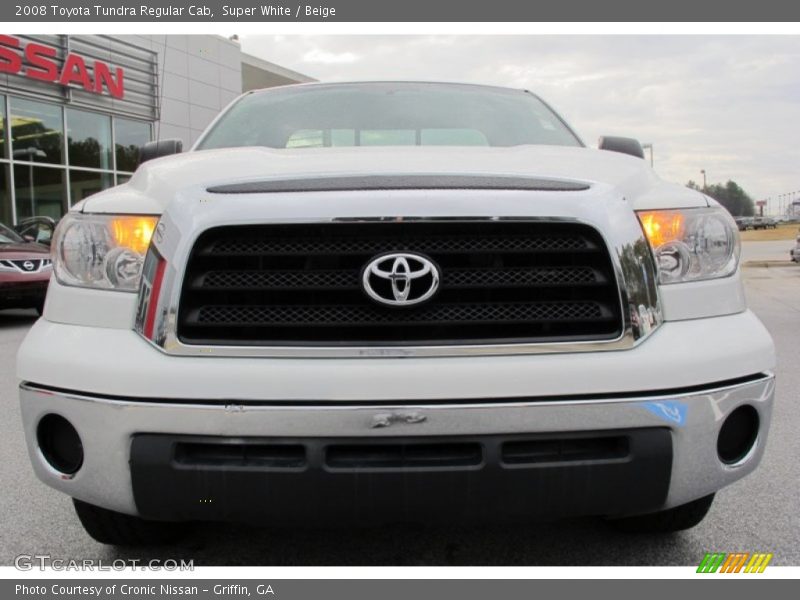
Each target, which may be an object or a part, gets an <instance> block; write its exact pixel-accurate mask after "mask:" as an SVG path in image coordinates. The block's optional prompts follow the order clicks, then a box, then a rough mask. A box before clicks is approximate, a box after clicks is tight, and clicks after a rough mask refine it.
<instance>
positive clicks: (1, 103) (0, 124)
mask: <svg viewBox="0 0 800 600" xmlns="http://www.w3.org/2000/svg"><path fill="white" fill-rule="evenodd" d="M7 138H8V122H7V120H6V97H5V96H3V95H2V94H0V223H11V222H12V218H11V217H12V214H11V190H10V189H9V185H10V183H9V176H8V163H7V162H6V159H7V158H8V155H7V154H6V150H7V149H8V142H7V141H6V139H7Z"/></svg>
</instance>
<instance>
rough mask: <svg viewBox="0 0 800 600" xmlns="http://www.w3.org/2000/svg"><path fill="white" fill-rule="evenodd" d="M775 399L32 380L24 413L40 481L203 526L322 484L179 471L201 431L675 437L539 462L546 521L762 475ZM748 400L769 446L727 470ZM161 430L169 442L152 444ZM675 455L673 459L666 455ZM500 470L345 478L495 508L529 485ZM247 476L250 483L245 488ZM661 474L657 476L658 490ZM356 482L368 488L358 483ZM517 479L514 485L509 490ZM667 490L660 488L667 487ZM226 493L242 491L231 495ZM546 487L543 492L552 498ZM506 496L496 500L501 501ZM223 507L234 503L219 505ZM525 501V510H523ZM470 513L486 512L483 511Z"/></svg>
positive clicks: (375, 436)
mask: <svg viewBox="0 0 800 600" xmlns="http://www.w3.org/2000/svg"><path fill="white" fill-rule="evenodd" d="M773 395H774V380H773V377H772V376H771V375H770V374H762V375H760V376H755V377H751V378H748V379H747V380H746V381H738V382H728V383H727V384H721V385H717V386H714V385H711V386H706V387H704V388H702V389H692V390H688V389H687V390H684V391H682V392H681V391H677V392H662V393H649V394H647V393H640V394H618V395H603V394H596V395H594V396H592V395H588V396H585V397H577V396H571V397H559V396H552V397H549V398H548V397H541V396H538V397H536V398H532V399H528V400H526V399H513V400H508V399H498V400H491V399H483V400H480V401H465V400H461V401H449V402H448V401H438V402H426V401H413V402H404V403H402V404H400V403H396V404H395V403H388V404H379V403H355V402H350V403H336V404H334V403H323V402H316V403H308V402H306V403H300V404H298V403H288V404H287V403H283V404H281V403H277V402H259V403H242V402H217V403H213V402H205V403H202V402H197V401H182V402H181V401H174V400H173V401H170V400H162V399H161V398H151V399H148V400H143V399H138V400H136V399H130V398H127V399H126V398H109V397H101V396H96V395H89V394H80V393H71V392H65V391H56V390H53V389H48V388H43V387H37V386H33V385H30V384H23V385H22V387H21V406H22V416H23V422H24V428H25V434H26V439H27V443H28V449H29V453H30V456H31V459H32V461H33V466H34V469H35V471H36V474H37V475H38V476H39V478H40V479H41V480H42V481H44V482H45V483H47V484H48V485H50V486H52V487H54V488H56V489H59V490H61V491H63V492H65V493H67V494H69V495H71V496H74V497H76V498H79V499H81V500H84V501H86V502H90V503H92V504H96V505H99V506H103V507H106V508H109V509H112V510H116V511H120V512H124V513H129V514H142V515H145V516H148V517H150V518H172V519H175V518H187V519H189V518H191V519H196V518H204V517H203V515H204V514H207V516H208V518H209V519H219V518H222V519H234V518H237V515H236V514H235V512H236V510H235V509H236V508H237V506H238V507H239V508H241V507H245V508H247V509H248V510H247V511H246V512H247V513H248V514H246V515H244V518H248V519H249V518H252V517H253V516H254V515H257V514H259V513H260V512H264V513H268V514H267V516H269V514H272V515H273V516H277V518H280V515H279V514H278V515H275V513H274V511H271V510H270V509H271V508H275V507H278V508H280V506H281V503H271V502H268V501H265V499H266V500H269V499H270V498H273V497H274V496H276V495H277V494H275V493H274V490H272V487H271V484H270V482H274V483H275V485H278V484H280V485H281V486H285V487H282V488H281V489H282V491H283V492H285V493H289V496H288V497H294V498H297V499H298V502H297V504H298V505H299V506H306V505H307V504H308V503H307V502H306V501H305V500H303V499H307V498H308V497H309V495H311V494H315V493H316V494H319V492H320V488H319V487H317V486H315V485H310V482H312V481H313V479H312V478H310V477H307V476H306V475H309V473H308V471H307V470H306V471H304V470H302V469H301V470H300V471H299V472H295V473H289V474H288V475H289V479H288V480H287V478H286V477H287V473H286V472H284V473H279V474H278V475H280V478H278V477H276V473H275V471H274V469H270V468H268V467H267V468H262V467H258V466H257V465H256V466H253V465H244V466H240V467H241V468H238V469H237V468H227V467H219V465H218V466H217V467H214V466H213V465H200V466H198V465H197V464H190V465H189V466H186V465H183V467H181V466H180V465H177V466H176V463H179V462H180V461H179V460H176V456H175V455H174V452H173V451H174V448H175V446H176V444H177V442H179V441H180V440H184V441H186V440H187V439H188V440H189V441H192V440H195V439H198V438H195V436H211V441H221V442H224V443H227V444H238V443H245V442H246V443H252V442H263V443H266V442H268V443H294V444H295V445H296V444H298V443H300V444H310V445H312V446H315V447H320V446H325V445H326V444H329V443H332V442H331V440H332V439H333V440H334V442H335V441H336V440H339V441H341V442H344V441H346V440H351V441H352V440H355V442H356V443H357V444H363V443H366V442H368V441H374V442H375V443H389V442H400V443H404V442H408V441H409V440H419V439H421V438H424V439H428V440H431V441H442V440H444V441H445V442H454V441H456V442H457V441H465V440H466V441H468V442H475V443H477V444H479V445H482V447H483V448H491V447H497V446H492V444H491V443H489V441H490V440H491V439H496V438H497V436H501V437H502V440H506V439H517V438H520V439H524V440H531V439H532V440H542V439H547V438H548V437H552V436H553V435H554V434H557V435H559V436H561V437H564V434H568V435H567V437H570V438H575V437H581V436H582V435H583V436H586V435H589V434H591V436H595V437H597V436H600V437H602V436H605V435H622V436H626V435H630V436H631V437H632V438H633V437H636V436H639V435H642V432H648V431H650V432H652V431H660V432H662V433H664V434H667V439H668V442H669V443H667V444H666V446H665V445H664V444H663V443H661V442H658V443H655V442H652V439H651V438H645V440H644V441H643V442H642V441H640V442H638V443H637V444H638V445H636V448H638V450H637V451H636V452H634V453H633V454H631V456H630V457H627V458H626V457H622V458H621V459H620V457H617V458H612V459H611V462H610V463H609V460H605V462H603V461H602V460H601V461H600V462H598V463H596V464H591V461H586V460H584V461H582V462H581V461H579V462H578V463H572V464H558V465H556V464H554V463H553V461H552V460H551V461H549V462H544V463H538V464H535V465H532V466H531V465H528V467H527V468H528V469H529V474H530V477H531V479H530V480H527V481H529V482H530V481H533V482H536V481H544V483H543V484H542V487H537V485H533V486H528V487H527V488H525V487H522V488H520V489H521V490H522V491H523V495H522V496H521V497H522V498H523V499H528V500H530V499H531V498H533V499H534V500H535V499H536V497H537V493H538V494H539V496H540V500H541V499H542V498H545V497H546V498H545V500H546V501H542V502H539V503H537V502H534V501H531V502H530V503H527V502H526V503H525V504H524V510H528V509H529V510H530V512H532V513H536V512H539V510H538V509H539V508H540V507H542V506H543V507H547V506H552V505H558V504H561V505H562V508H563V510H560V511H556V512H558V513H559V514H564V513H565V512H566V513H567V514H617V513H618V512H620V513H631V512H641V511H646V510H655V509H658V508H667V507H671V506H676V505H679V504H683V503H686V502H689V501H691V500H694V499H697V498H700V497H702V496H705V495H707V494H710V493H712V492H715V491H717V490H719V489H720V488H722V487H724V486H726V485H728V484H730V483H732V482H734V481H736V480H737V479H739V478H741V477H743V476H744V475H746V474H747V473H749V472H751V471H752V470H753V469H754V468H755V467H756V466H757V465H758V463H759V461H760V460H761V456H762V454H763V452H764V446H765V443H766V436H767V431H768V428H769V423H770V417H771V412H772V402H773ZM744 404H748V405H751V406H753V407H754V408H755V409H756V410H757V412H758V415H759V421H760V428H759V434H758V438H757V440H756V443H755V445H754V446H753V448H752V450H751V451H750V452H748V453H747V455H746V456H745V457H744V458H743V459H742V460H740V461H739V462H738V463H737V464H734V465H726V464H723V463H722V462H721V461H720V460H719V459H718V456H717V436H718V433H719V428H720V426H721V425H722V423H723V421H724V420H725V418H726V417H727V416H728V415H729V414H730V413H731V412H732V411H733V410H734V409H735V408H737V407H739V406H741V405H744ZM49 413H57V414H59V415H61V416H63V417H65V418H66V419H67V420H69V421H70V422H71V423H72V424H73V425H74V427H75V428H76V429H77V431H78V433H79V435H80V436H81V439H82V441H83V448H84V453H85V456H84V462H83V466H82V467H81V469H80V470H79V471H78V472H77V473H76V474H74V475H71V476H67V475H64V474H61V473H59V472H57V471H55V470H54V469H53V468H52V467H51V466H50V465H49V464H48V463H47V461H46V460H45V459H44V457H43V455H42V453H41V451H40V449H39V448H38V445H37V436H36V428H37V425H38V423H39V421H40V419H41V418H42V417H43V416H44V415H46V414H49ZM153 434H159V436H158V437H153ZM148 436H149V437H148ZM186 436H190V437H189V438H187V437H186ZM648 439H651V441H650V442H648V441H647V440H648ZM653 439H654V438H653ZM137 440H138V441H137ZM158 440H161V442H163V441H164V440H166V444H163V443H162V444H161V449H160V450H159V451H155V450H154V451H153V453H151V452H149V451H148V449H149V448H156V447H157V446H158V443H157V442H158ZM502 440H501V441H502ZM201 441H208V440H201ZM143 443H144V445H142V444H143ZM159 443H160V442H159ZM667 447H669V450H666V449H665V448H667ZM648 448H650V449H651V450H652V454H655V455H657V456H655V457H653V456H651V457H650V459H649V460H651V462H647V460H646V461H645V462H644V463H642V462H641V461H639V460H638V459H640V458H641V457H642V456H645V457H647V449H648ZM656 449H657V450H656ZM487 452H488V450H487ZM606 459H608V457H606ZM614 460H616V462H614ZM148 461H149V462H148ZM626 461H628V462H632V463H634V465H633V467H635V468H631V469H629V470H627V471H624V472H623V473H622V474H620V473H619V472H618V471H616V472H615V475H613V476H612V475H611V474H610V473H611V472H610V471H608V470H607V467H608V466H609V465H611V466H614V465H617V467H618V466H619V464H620V463H622V464H624V463H625V462H626ZM665 461H666V462H665ZM502 463H503V461H502V460H500V461H494V462H492V461H489V460H484V461H482V464H484V465H487V466H488V467H489V468H486V469H472V470H471V471H470V470H467V471H465V472H466V473H467V474H468V476H467V477H466V478H463V477H462V478H458V477H457V475H458V470H457V469H446V470H444V471H440V472H434V474H433V476H430V475H426V477H423V478H422V479H420V478H419V477H417V476H416V475H419V472H417V473H416V475H415V471H414V469H413V468H412V469H397V470H395V471H394V473H389V474H388V475H387V473H386V472H385V470H383V471H381V469H378V470H377V472H376V471H375V469H366V470H360V471H359V470H356V472H355V473H353V472H351V471H348V472H346V473H344V474H343V475H344V476H345V478H344V479H342V480H340V482H339V483H342V482H344V485H345V487H348V486H349V487H348V489H349V490H350V493H351V497H353V498H364V493H363V491H364V489H374V488H375V486H379V485H386V486H388V489H394V490H400V492H398V493H401V492H402V493H406V494H410V493H411V492H413V491H414V490H424V489H428V491H431V490H433V491H435V490H436V489H438V487H436V486H434V487H432V488H431V487H430V486H426V484H425V482H426V481H427V482H428V483H429V484H431V483H432V482H436V481H438V482H439V483H440V484H441V483H442V482H447V481H453V482H454V483H453V487H452V489H456V490H459V492H460V493H459V497H463V496H464V495H465V494H467V495H468V494H469V493H470V490H472V491H473V492H474V493H473V494H472V497H473V498H480V497H486V498H488V499H491V498H492V496H493V494H491V493H489V494H487V493H486V491H487V490H488V489H497V490H499V491H500V492H503V491H511V490H513V489H515V485H518V484H519V483H520V482H521V481H525V479H522V480H520V479H518V478H519V476H520V472H519V470H518V468H517V467H515V466H514V465H507V464H506V465H504V464H502ZM665 465H666V466H665ZM295 466H296V465H295ZM587 466H588V467H589V468H588V469H587V468H586V467H587ZM317 467H318V469H316V470H317V471H318V473H321V474H322V475H326V476H330V475H331V469H330V465H322V464H319V465H317ZM472 467H475V465H474V464H473V465H472ZM576 467H579V468H582V472H579V471H570V469H576ZM176 468H177V469H180V468H185V469H188V470H189V471H191V472H190V473H189V477H188V478H185V481H187V482H188V489H184V488H182V489H181V490H180V492H181V493H180V495H179V496H176V494H175V493H174V491H173V490H170V489H169V488H168V487H164V488H162V489H161V490H159V488H158V486H157V485H156V486H155V487H153V486H150V489H149V491H148V490H145V489H144V488H143V487H142V486H143V485H145V486H146V484H143V483H142V482H143V481H145V482H146V481H147V478H148V476H151V477H153V478H155V479H154V481H156V482H158V481H162V482H166V483H167V484H168V483H170V481H174V479H173V478H172V477H171V476H170V475H169V471H170V470H173V469H176ZM165 470H166V471H167V474H166V475H165ZM242 470H244V471H245V475H246V478H245V479H244V480H243V479H242ZM334 470H335V469H334ZM548 470H549V474H548V472H546V471H548ZM648 470H652V473H651V474H650V475H651V480H648V478H646V477H643V476H642V473H646V472H648ZM137 472H138V483H135V480H137V477H132V473H133V474H134V475H135V474H136V473H137ZM143 473H144V479H142V476H143V475H142V474H143ZM463 473H464V472H462V475H463ZM227 474H231V475H232V477H233V476H235V478H236V485H235V486H234V485H231V486H230V488H228V485H229V484H231V482H232V481H233V479H229V478H228V477H227ZM334 474H335V473H334ZM454 474H455V475H454ZM576 474H577V475H576ZM184 475H186V473H184ZM292 476H294V477H293V478H292ZM652 476H655V481H653V480H652ZM159 477H160V478H161V479H159ZM498 477H499V479H497V478H498ZM542 478H544V479H542ZM248 481H249V482H250V484H248V483H247V482H248ZM328 481H330V479H328ZM253 482H257V483H258V486H259V487H253V486H252V485H251V484H252V483H253ZM265 482H266V483H265ZM359 482H360V483H361V485H362V486H363V485H366V486H367V487H366V488H363V487H358V484H359ZM498 482H499V483H498ZM514 482H516V484H515V485H511V484H512V483H514ZM406 483H408V485H405V484H406ZM497 486H499V487H497ZM659 486H661V488H660V489H661V490H662V492H663V493H662V492H658V489H659ZM340 487H341V486H340ZM610 487H611V488H614V489H617V488H618V489H617V492H620V491H621V493H611V494H610V495H609V492H608V490H609V488H610ZM639 487H647V488H648V489H649V490H650V491H652V490H653V489H655V491H656V493H655V495H654V494H653V493H650V494H639V493H638V491H637V488H639ZM227 489H229V490H235V491H236V492H237V493H236V494H235V495H233V496H232V495H230V494H228V495H227V496H226V495H225V494H226V490H227ZM537 489H538V492H537ZM542 490H545V491H546V493H545V494H543V493H542ZM340 491H341V490H340ZM356 491H358V493H355V492H356ZM159 493H161V494H163V498H164V500H163V502H161V503H159V502H157V501H154V498H155V499H157V495H158V494H159ZM626 493H627V494H629V495H630V496H631V497H632V498H635V497H637V496H642V497H643V498H644V499H642V500H641V501H640V502H639V501H638V500H637V501H636V502H633V503H631V502H630V501H628V502H626V501H625V498H624V497H623V496H624V495H625V494H626ZM659 494H660V496H659ZM497 495H499V494H496V495H494V496H495V499H496V496H497ZM505 495H507V494H505ZM576 495H582V496H583V497H582V498H581V502H578V503H576V502H574V497H575V496H576ZM411 497H413V496H402V495H401V496H400V500H401V502H400V505H401V506H408V505H409V503H408V502H407V501H406V498H411ZM595 497H596V501H595V500H594V498H595ZM215 498H217V499H218V505H217V506H221V507H222V508H220V509H211V508H209V511H208V512H207V513H203V510H204V509H201V508H198V506H202V503H203V502H204V500H205V501H207V505H208V506H209V507H213V506H214V505H213V501H214V499H215ZM570 498H572V499H573V500H570ZM587 498H588V499H587ZM209 500H210V502H208V501H209ZM220 500H223V501H222V503H221V504H220ZM323 500H324V497H323ZM396 500H397V498H395V501H396ZM318 504H323V505H324V504H325V503H324V502H322V503H318ZM284 505H285V502H284ZM493 506H497V505H492V504H491V503H490V504H489V507H490V509H491V508H492V507H493ZM500 506H503V505H502V504H501V505H500ZM516 506H517V508H518V509H519V508H520V505H519V504H517V505H516ZM570 507H573V508H570ZM262 508H263V511H262V510H261V509H262ZM377 508H380V507H379V506H370V510H373V509H377ZM470 510H471V511H472V512H475V509H474V508H473V509H470ZM543 512H549V511H547V510H544V511H543ZM468 514H472V513H471V512H470V513H468Z"/></svg>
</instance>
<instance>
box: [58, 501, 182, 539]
mask: <svg viewBox="0 0 800 600" xmlns="http://www.w3.org/2000/svg"><path fill="white" fill-rule="evenodd" d="M72 502H73V503H74V505H75V512H76V513H77V514H78V518H79V519H80V521H81V525H83V528H84V529H85V530H86V533H88V534H89V535H90V536H91V537H92V538H93V539H94V540H95V541H98V542H100V543H101V544H110V545H112V546H157V545H163V544H169V543H171V542H175V541H177V540H179V539H180V538H181V537H182V536H183V535H184V533H185V531H186V527H185V524H183V523H166V522H160V521H147V520H145V519H141V518H139V517H134V516H131V515H126V514H123V513H118V512H115V511H113V510H108V509H106V508H101V507H99V506H95V505H94V504H89V503H88V502H83V501H81V500H76V499H75V498H73V499H72Z"/></svg>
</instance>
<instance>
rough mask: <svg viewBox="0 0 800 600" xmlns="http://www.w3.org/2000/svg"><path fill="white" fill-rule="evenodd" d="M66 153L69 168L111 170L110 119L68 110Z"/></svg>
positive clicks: (99, 115)
mask: <svg viewBox="0 0 800 600" xmlns="http://www.w3.org/2000/svg"><path fill="white" fill-rule="evenodd" d="M67 151H68V156H69V164H70V166H71V167H92V168H94V169H107V170H111V168H112V165H111V117H110V116H108V115H101V114H98V113H92V112H87V111H83V110H75V109H73V108H68V109H67ZM73 202H74V201H73Z"/></svg>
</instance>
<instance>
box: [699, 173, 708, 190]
mask: <svg viewBox="0 0 800 600" xmlns="http://www.w3.org/2000/svg"><path fill="white" fill-rule="evenodd" d="M700 172H701V173H702V174H703V191H706V188H707V187H708V185H707V184H706V170H705V169H700Z"/></svg>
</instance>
